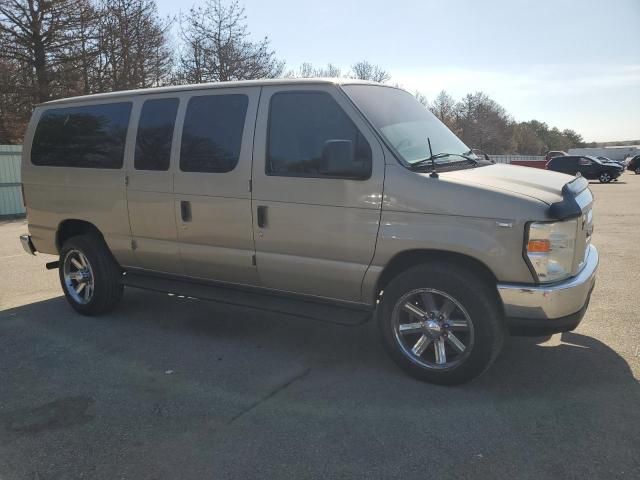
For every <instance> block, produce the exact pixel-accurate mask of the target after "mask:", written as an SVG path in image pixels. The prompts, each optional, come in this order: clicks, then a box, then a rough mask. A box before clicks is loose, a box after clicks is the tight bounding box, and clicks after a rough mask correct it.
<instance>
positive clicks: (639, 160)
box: [627, 155, 640, 175]
mask: <svg viewBox="0 0 640 480" xmlns="http://www.w3.org/2000/svg"><path fill="white" fill-rule="evenodd" d="M627 170H630V171H632V172H635V174H636V175H640V155H636V156H635V157H633V158H632V159H631V160H629V163H628V164H627Z"/></svg>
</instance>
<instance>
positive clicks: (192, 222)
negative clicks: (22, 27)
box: [21, 79, 598, 384]
mask: <svg viewBox="0 0 640 480" xmlns="http://www.w3.org/2000/svg"><path fill="white" fill-rule="evenodd" d="M22 178H23V182H24V185H23V186H24V193H25V199H26V200H25V201H26V208H27V212H28V228H29V234H25V235H23V236H22V237H21V241H22V244H23V246H24V248H25V250H26V251H28V252H29V253H35V252H36V251H39V252H43V253H48V254H53V255H56V256H58V257H59V260H57V261H54V262H50V263H49V264H48V265H47V268H57V269H58V271H59V276H60V283H61V285H62V290H63V291H64V294H65V297H66V299H67V301H68V302H69V304H70V305H71V306H72V307H73V308H74V309H75V310H76V311H77V312H79V313H81V314H83V315H98V314H102V313H105V312H108V311H109V310H111V309H112V308H114V307H115V306H116V304H117V303H118V302H119V300H120V298H121V297H122V293H123V288H124V286H134V287H141V288H149V289H153V290H156V291H167V292H173V293H179V294H181V295H191V296H194V297H198V298H205V299H212V298H220V299H222V300H224V301H227V302H236V303H237V302H248V304H251V305H256V306H258V307H260V308H274V307H273V305H274V304H277V305H278V308H277V309H276V310H278V311H292V309H293V307H291V306H292V305H294V306H295V308H296V309H297V310H296V312H297V314H298V316H311V315H315V317H318V316H319V315H324V318H326V319H327V320H329V321H332V320H333V315H334V313H335V314H336V315H337V314H340V315H342V314H344V313H345V312H359V314H360V315H362V314H363V313H364V314H366V315H371V316H374V317H375V318H376V321H377V323H378V327H379V330H380V333H381V338H382V342H383V344H384V345H385V348H386V349H387V350H388V352H389V354H390V356H391V357H392V358H393V360H395V361H396V362H397V363H398V365H399V366H400V367H402V368H403V369H404V370H406V371H407V372H408V373H409V374H411V375H413V376H415V377H417V378H420V379H423V380H426V381H429V382H434V383H441V384H456V383H461V382H465V381H467V380H470V379H472V378H474V377H476V376H477V375H479V374H480V373H482V372H483V371H485V370H486V369H487V368H488V367H489V365H490V364H491V363H492V362H493V360H494V359H495V358H496V356H497V355H498V353H499V352H500V349H501V346H502V344H503V341H504V338H505V336H506V335H507V334H508V333H509V332H510V331H511V332H513V333H538V334H540V333H544V334H548V333H552V332H563V331H568V330H572V329H574V328H575V327H576V326H577V325H578V323H579V322H580V320H581V319H582V317H583V315H584V313H585V311H586V308H587V305H588V303H589V298H590V295H591V291H592V289H593V286H594V282H595V276H596V270H597V266H598V252H597V250H596V248H595V247H594V246H592V245H591V232H592V229H593V221H592V204H593V196H592V194H591V191H590V190H589V188H588V182H587V181H586V180H585V179H584V178H568V177H567V176H566V175H562V174H559V173H555V172H548V171H544V170H535V169H527V168H522V167H516V166H511V165H499V164H491V163H490V162H487V161H485V160H482V159H478V158H474V157H472V156H469V147H467V146H466V145H465V144H464V143H463V142H462V141H460V140H459V139H458V138H457V137H456V136H455V135H454V134H453V133H452V132H451V131H450V130H448V129H447V127H446V126H445V125H444V124H443V123H441V122H440V121H439V120H438V119H437V118H436V117H434V116H433V115H432V114H431V113H430V112H429V111H428V110H427V109H426V108H424V107H423V106H422V105H421V104H420V103H419V102H418V101H417V100H416V99H415V97H414V96H413V95H412V94H410V93H408V92H405V91H403V90H400V89H398V88H394V87H388V86H381V85H379V84H374V83H368V82H358V81H354V80H340V81H330V80H314V79H307V80H290V79H287V80H264V81H245V82H229V83H216V84H202V85H197V86H178V87H166V88H157V89H145V90H138V91H130V92H113V93H108V94H99V95H91V96H87V97H79V98H72V99H64V100H56V101H52V102H48V103H45V104H42V105H38V106H37V107H36V108H35V110H34V112H33V116H32V119H31V121H30V123H29V126H28V129H27V131H26V135H25V143H24V149H23V161H22ZM249 302H252V303H249ZM290 307H291V309H289V310H285V309H286V308H290ZM148 308H154V307H153V305H149V306H148ZM305 312H306V313H305ZM323 312H324V313H323ZM331 312H334V313H331ZM341 318H342V317H341ZM212 321H213V320H212Z"/></svg>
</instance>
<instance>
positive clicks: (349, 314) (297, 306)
mask: <svg viewBox="0 0 640 480" xmlns="http://www.w3.org/2000/svg"><path fill="white" fill-rule="evenodd" d="M122 284H123V285H124V286H126V287H131V288H140V289H144V290H152V291H155V292H162V293H171V294H174V295H177V296H184V297H191V298H196V299H198V300H207V301H211V302H217V303H222V304H226V305H235V306H239V307H245V308H251V309H256V310H263V311H267V312H273V313H279V314H282V315H290V316H293V317H299V318H305V319H310V320H315V321H320V322H327V323H334V324H338V325H349V326H356V325H361V324H363V323H365V322H367V321H368V320H369V319H370V318H371V317H372V315H373V310H372V309H368V310H363V309H359V308H357V307H349V306H342V305H334V304H329V303H324V302H319V301H314V300H307V299H301V298H299V297H291V296H287V295H284V294H283V295H279V294H267V293H262V292H256V291H253V290H249V289H246V290H245V289H238V288H232V287H227V286H220V285H218V284H210V283H204V282H202V283H201V282H196V281H191V280H189V281H187V280H182V279H180V280H178V279H172V278H165V277H159V276H154V275H148V274H144V273H138V272H135V273H133V272H126V273H125V274H124V275H123V276H122Z"/></svg>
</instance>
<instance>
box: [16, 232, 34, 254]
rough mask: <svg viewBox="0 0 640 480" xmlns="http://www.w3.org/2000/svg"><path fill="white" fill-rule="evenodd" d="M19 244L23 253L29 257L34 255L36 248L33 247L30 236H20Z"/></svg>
mask: <svg viewBox="0 0 640 480" xmlns="http://www.w3.org/2000/svg"><path fill="white" fill-rule="evenodd" d="M20 243H22V248H24V251H25V252H27V253H28V254H30V255H35V254H36V252H37V250H36V247H34V246H33V242H32V241H31V235H26V234H25V235H20Z"/></svg>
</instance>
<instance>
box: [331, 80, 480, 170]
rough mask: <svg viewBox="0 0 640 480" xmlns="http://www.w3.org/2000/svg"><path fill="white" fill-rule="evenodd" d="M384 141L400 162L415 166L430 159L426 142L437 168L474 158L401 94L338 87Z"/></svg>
mask: <svg viewBox="0 0 640 480" xmlns="http://www.w3.org/2000/svg"><path fill="white" fill-rule="evenodd" d="M342 88H343V89H344V91H345V92H346V93H347V95H349V97H350V98H351V99H352V100H353V101H354V103H355V104H356V105H357V106H358V108H360V110H362V112H363V113H364V114H365V116H366V117H367V118H368V119H369V120H370V121H371V122H372V123H373V125H374V127H376V128H377V129H378V131H379V132H380V133H381V135H382V136H383V137H384V139H385V140H386V141H387V142H388V143H389V144H390V145H391V147H393V149H394V150H395V151H396V153H397V154H398V155H400V156H401V157H402V159H403V160H404V161H405V162H407V163H409V164H414V163H418V162H420V161H421V160H424V159H425V158H428V157H429V156H430V152H429V145H428V143H427V139H429V140H430V141H431V149H432V151H433V154H434V155H437V154H439V153H448V154H450V155H449V156H446V157H442V158H438V160H437V162H436V163H437V164H444V163H453V162H459V161H460V160H463V158H461V157H459V156H457V155H465V156H471V157H475V155H474V154H473V153H472V152H471V149H470V148H469V147H467V146H466V145H465V144H464V143H463V142H462V141H461V140H460V139H459V138H458V137H456V136H455V135H454V134H453V132H451V130H449V129H448V128H447V127H446V126H445V125H444V124H443V123H442V122H441V121H440V120H438V118H436V116H435V115H433V114H432V113H431V112H430V111H429V110H427V109H426V108H425V107H424V106H423V105H422V104H421V103H420V102H418V100H416V98H415V97H414V96H413V95H411V94H410V93H408V92H405V91H404V90H400V89H397V88H392V87H384V86H376V85H344V86H343V87H342Z"/></svg>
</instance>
